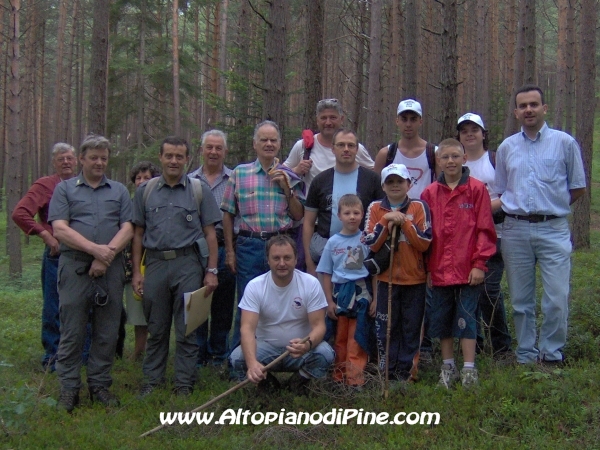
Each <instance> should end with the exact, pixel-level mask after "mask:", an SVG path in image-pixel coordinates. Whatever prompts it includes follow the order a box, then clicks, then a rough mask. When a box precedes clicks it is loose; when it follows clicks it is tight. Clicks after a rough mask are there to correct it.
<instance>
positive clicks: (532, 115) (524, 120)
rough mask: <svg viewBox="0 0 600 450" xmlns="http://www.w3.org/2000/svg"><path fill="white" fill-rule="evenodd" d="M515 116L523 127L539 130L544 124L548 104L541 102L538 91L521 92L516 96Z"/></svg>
mask: <svg viewBox="0 0 600 450" xmlns="http://www.w3.org/2000/svg"><path fill="white" fill-rule="evenodd" d="M516 104H517V107H516V108H515V117H516V118H517V120H518V121H519V123H520V124H521V125H522V126H523V128H526V129H530V130H533V131H536V132H537V131H539V130H540V128H542V126H543V125H544V120H545V119H544V116H545V115H546V112H547V111H548V105H543V104H542V96H541V95H540V93H539V92H538V91H528V92H521V93H520V94H517V97H516Z"/></svg>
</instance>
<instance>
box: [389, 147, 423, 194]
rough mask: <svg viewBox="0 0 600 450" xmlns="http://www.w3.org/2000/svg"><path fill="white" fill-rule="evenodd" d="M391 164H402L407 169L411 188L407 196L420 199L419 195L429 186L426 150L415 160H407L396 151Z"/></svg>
mask: <svg viewBox="0 0 600 450" xmlns="http://www.w3.org/2000/svg"><path fill="white" fill-rule="evenodd" d="M388 150H389V146H388ZM392 162H393V163H394V164H404V165H405V166H406V168H407V169H408V173H410V178H411V186H410V189H409V190H408V196H409V197H410V198H421V193H422V192H423V191H424V190H425V188H426V187H427V186H429V185H430V184H431V169H430V168H429V161H428V160H427V150H424V151H423V153H421V154H420V155H419V156H417V157H416V158H409V157H407V156H404V155H403V154H402V153H401V152H400V149H397V150H396V156H394V161H392Z"/></svg>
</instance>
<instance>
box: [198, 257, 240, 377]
mask: <svg viewBox="0 0 600 450" xmlns="http://www.w3.org/2000/svg"><path fill="white" fill-rule="evenodd" d="M217 268H218V269H219V274H218V275H217V277H218V279H219V286H218V287H217V289H216V290H215V292H214V294H213V302H212V304H211V308H210V337H209V325H208V322H209V321H208V320H207V321H206V322H205V323H204V324H203V325H200V327H199V328H198V331H197V336H198V347H199V350H198V364H200V365H204V364H206V363H207V362H209V361H212V362H213V363H217V364H219V363H222V362H223V361H225V359H226V358H227V354H228V344H229V342H228V341H229V331H230V330H231V321H232V320H233V304H234V302H235V275H234V274H233V273H232V272H231V271H230V270H229V268H228V267H227V265H226V264H225V247H219V262H218V266H217Z"/></svg>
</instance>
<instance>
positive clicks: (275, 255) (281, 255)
mask: <svg viewBox="0 0 600 450" xmlns="http://www.w3.org/2000/svg"><path fill="white" fill-rule="evenodd" d="M268 262H269V268H270V269H271V273H272V274H273V278H274V279H278V280H281V281H286V280H288V279H291V278H292V276H293V275H294V268H295V267H296V256H295V255H294V249H293V248H292V246H291V245H290V244H287V243H286V244H285V245H273V246H271V248H270V249H269V257H268Z"/></svg>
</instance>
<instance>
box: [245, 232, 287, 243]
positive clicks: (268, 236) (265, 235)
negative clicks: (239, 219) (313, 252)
mask: <svg viewBox="0 0 600 450" xmlns="http://www.w3.org/2000/svg"><path fill="white" fill-rule="evenodd" d="M289 231H290V230H289V229H287V230H280V231H269V232H267V231H247V230H240V231H239V233H238V234H239V235H240V236H244V237H249V238H253V239H262V240H263V241H266V240H268V239H271V238H272V237H273V236H277V235H278V234H288V233H289Z"/></svg>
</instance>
